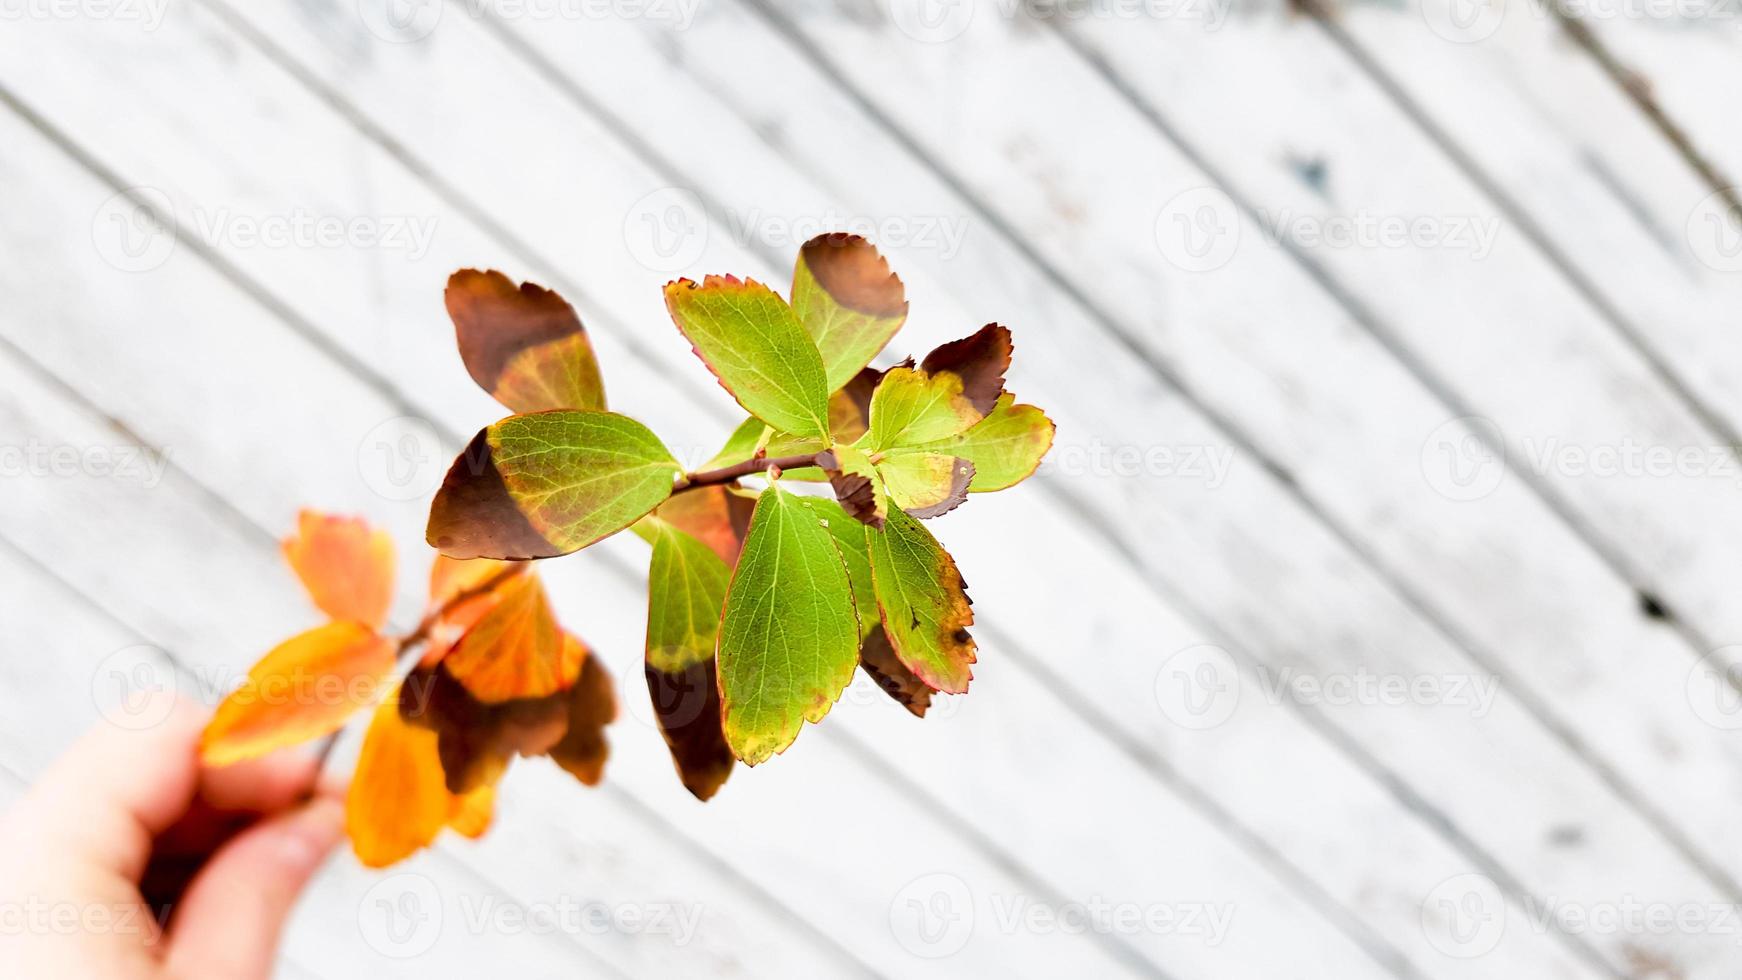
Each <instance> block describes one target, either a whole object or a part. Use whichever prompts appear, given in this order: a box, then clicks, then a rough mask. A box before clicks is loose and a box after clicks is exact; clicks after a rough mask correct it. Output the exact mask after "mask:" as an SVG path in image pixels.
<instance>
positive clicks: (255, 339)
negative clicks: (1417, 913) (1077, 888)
mask: <svg viewBox="0 0 1742 980" xmlns="http://www.w3.org/2000/svg"><path fill="white" fill-rule="evenodd" d="M68 246H71V249H72V251H71V254H67V255H62V256H58V257H57V259H56V263H51V264H49V265H47V266H46V267H47V268H50V269H54V268H71V267H77V266H78V265H79V264H80V263H81V262H83V263H84V264H85V265H87V266H90V267H95V268H101V267H100V265H99V264H98V263H97V261H96V259H95V257H94V256H88V255H87V256H82V257H81V256H80V255H79V254H78V252H77V250H79V249H82V248H83V245H82V243H80V242H78V240H77V239H76V238H75V239H74V240H73V241H72V242H63V246H62V251H63V252H66V251H68ZM182 260H183V256H182V254H181V253H180V252H178V253H177V255H176V256H175V257H174V258H172V259H171V260H170V262H169V263H167V264H166V265H165V266H164V267H163V268H164V270H168V269H170V268H171V267H172V266H175V264H176V263H178V262H181V261H182ZM189 261H191V259H190V260H189ZM161 275H162V270H160V272H159V273H157V274H154V275H152V276H147V277H140V278H139V279H138V280H137V281H136V283H137V285H139V286H141V287H142V288H143V287H145V286H150V287H151V288H152V289H160V288H161V289H168V288H170V284H168V283H161V282H160V281H159V279H160V276H161ZM116 299H117V301H118V302H123V303H126V304H131V305H133V306H135V307H137V308H143V309H150V308H151V307H150V305H149V304H146V303H143V302H142V301H141V300H140V298H139V297H138V296H128V297H126V298H125V299H124V300H123V299H121V298H120V297H117V298H116ZM96 319H98V320H100V319H101V317H97V318H96ZM223 322H243V321H242V319H241V314H239V313H238V312H237V311H234V310H230V311H227V312H226V314H225V315H223V316H216V317H214V318H212V319H210V320H206V321H202V323H201V325H200V326H198V327H196V328H195V329H196V330H198V331H205V330H211V329H217V328H218V327H217V326H216V325H218V324H221V323H223ZM81 329H82V328H81ZM77 332H79V331H76V330H71V329H70V328H69V330H68V331H67V333H77ZM249 336H250V347H251V348H253V349H254V351H255V352H254V353H251V354H250V355H249V356H247V357H241V356H238V357H236V358H234V359H233V360H231V361H229V362H227V363H226V364H225V365H224V367H225V369H226V371H228V372H233V373H234V374H235V375H236V376H237V377H238V378H240V379H244V380H238V381H237V382H236V383H237V384H238V385H243V384H246V386H248V387H249V388H251V390H252V393H253V395H254V396H255V398H256V399H257V400H259V399H261V398H263V397H264V402H263V404H267V405H282V406H284V407H283V408H281V409H279V411H281V412H284V411H289V412H292V413H295V412H297V411H298V410H299V409H300V406H297V405H296V404H295V399H296V392H297V391H298V390H299V387H300V388H301V389H302V390H306V386H304V385H303V382H302V380H301V378H300V377H299V376H298V375H297V374H296V373H295V372H294V371H293V369H292V368H291V366H290V365H292V364H294V363H295V362H296V356H295V355H293V354H290V353H287V352H285V351H279V350H276V349H273V350H271V352H270V353H267V352H265V351H262V350H260V348H261V345H262V344H263V343H265V341H264V340H263V338H262V336H261V335H260V333H259V332H258V331H254V330H251V331H249ZM283 342H284V341H281V343H283ZM200 346H202V344H201V338H200V337H198V336H197V335H196V336H195V337H186V338H180V339H178V340H177V341H175V342H168V343H166V344H165V348H166V350H167V351H170V352H175V351H180V352H184V353H185V352H186V351H187V350H189V349H190V348H194V347H200ZM294 347H295V345H294V342H292V346H291V348H289V350H294ZM76 350H77V347H76V345H75V346H74V347H73V348H69V349H68V350H67V351H66V352H64V353H63V354H62V355H61V356H63V357H64V356H72V355H74V354H76ZM168 356H173V354H171V355H168ZM267 365H270V368H267V367H266V366H267ZM165 366H166V368H167V365H165ZM86 370H89V368H87V369H86ZM266 370H270V371H272V372H276V373H275V374H272V375H268V374H266V373H263V371H266ZM251 372H252V373H251ZM181 383H182V382H180V381H178V380H176V379H175V378H174V377H173V374H171V375H170V376H168V377H166V378H165V379H164V383H163V386H162V387H160V388H157V389H156V390H139V391H136V392H135V393H134V394H135V396H144V398H145V399H148V400H150V401H151V402H152V403H153V404H152V405H151V406H149V407H148V406H145V405H141V404H133V405H130V406H129V413H130V417H132V418H153V417H157V416H161V415H162V414H163V412H164V411H165V408H164V406H165V405H166V404H167V405H178V404H179V401H178V399H177V392H176V388H177V387H178V386H179V385H180V384H181ZM267 392H271V393H272V394H271V395H270V396H267V395H266V393H267ZM331 401H332V402H333V403H335V404H345V400H343V399H338V398H336V397H335V398H332V399H331ZM361 407H362V406H358V405H352V410H353V411H356V410H357V409H359V408H361ZM105 408H106V410H111V411H113V410H114V408H115V406H109V405H106V406H105ZM373 411H374V412H375V413H376V414H377V415H378V414H379V412H380V409H379V408H377V409H374V410H373ZM358 414H362V413H361V412H358ZM291 418H294V419H295V421H294V423H291V424H293V425H300V424H302V422H301V419H300V416H296V415H294V414H293V416H292V417H291ZM289 421H290V419H287V418H286V417H282V416H280V417H275V424H276V425H278V429H277V432H278V437H279V439H280V441H281V443H282V441H283V440H284V439H286V438H287V433H288V432H289V431H293V429H292V428H288V427H286V423H287V422H289ZM200 423H201V420H200V419H197V418H189V417H186V416H178V417H175V418H173V419H172V420H170V421H168V422H166V423H164V425H165V428H167V429H173V430H174V432H175V433H177V440H178V441H176V443H175V444H176V445H178V446H183V447H189V448H187V451H188V458H187V463H188V465H190V466H195V465H196V464H197V461H198V460H199V459H201V458H202V456H203V454H206V453H210V454H216V453H221V452H222V451H223V445H222V443H216V442H214V443H213V444H211V445H209V446H203V447H202V448H191V447H194V446H199V445H200V444H198V443H195V442H193V440H195V439H197V437H198V433H199V432H200V431H201V424H200ZM255 424H259V420H256V421H255ZM308 441H310V442H312V441H315V440H308ZM326 441H327V442H328V443H333V442H341V441H342V440H334V439H332V438H331V437H330V434H329V436H328V437H327V439H326ZM197 465H199V466H201V467H202V468H203V464H197ZM277 465H278V466H279V467H281V468H282V467H283V466H284V465H285V464H284V463H283V462H280V463H279V464H277ZM350 466H351V461H350V460H348V459H341V460H339V461H338V463H337V465H333V464H332V463H330V462H325V461H312V462H310V463H308V464H307V465H306V466H305V469H306V470H308V472H306V473H299V474H297V475H296V477H295V478H294V479H286V480H283V481H275V480H268V481H265V485H266V486H267V487H268V488H269V489H263V490H258V491H255V492H256V493H260V494H264V495H267V496H271V497H273V498H274V501H273V504H272V506H271V507H266V508H260V509H261V510H262V511H263V512H267V513H270V512H271V511H272V509H274V508H276V507H286V508H287V507H288V506H289V504H288V503H286V502H284V497H285V495H287V494H294V493H297V492H301V491H302V490H305V489H307V488H310V487H319V486H322V485H325V486H327V491H326V492H328V493H334V494H341V495H347V496H349V498H350V499H351V500H358V499H362V497H361V496H360V495H363V494H366V493H367V490H366V488H364V487H360V486H356V484H357V483H358V482H360V481H358V479H357V477H356V476H355V475H354V474H350V473H347V472H346V470H348V469H349V467H350ZM216 469H217V468H214V471H215V470H216ZM261 472H273V470H271V469H268V470H263V471H261ZM320 472H325V473H331V474H333V475H332V476H330V477H327V478H325V479H324V480H323V478H320V477H318V476H317V475H316V474H317V473H320ZM250 485H259V472H257V473H256V474H255V479H254V480H253V481H250ZM279 575H280V577H282V573H279ZM583 621H584V620H583ZM638 646H639V644H638V643H637V644H636V645H635V646H634V647H628V648H627V649H628V650H629V652H630V653H631V654H633V651H634V650H635V649H636V648H637V647H638ZM646 744H648V745H650V746H651V745H656V744H657V743H655V742H654V740H653V739H651V738H650V737H649V738H647V739H646ZM658 752H659V753H660V754H661V757H660V758H659V759H658V760H657V764H656V765H653V766H648V767H646V768H645V770H644V771H645V772H646V773H647V777H646V778H648V779H653V778H654V777H657V779H658V782H657V785H658V786H659V787H660V789H661V790H662V791H664V792H668V793H672V794H674V795H675V794H676V793H677V792H678V791H677V790H676V789H675V784H673V783H672V781H671V779H670V776H669V772H668V770H667V767H666V764H665V763H664V760H663V755H662V754H663V748H659V749H658ZM789 758H790V757H789ZM783 761H784V760H783ZM819 765H821V766H822V768H824V769H825V770H827V769H836V770H841V771H848V772H850V771H851V769H852V767H851V766H850V765H847V764H846V763H842V764H841V765H839V766H828V765H824V764H821V763H819ZM787 771H788V772H789V773H794V774H795V775H796V773H797V770H796V769H794V768H793V767H792V764H791V763H790V762H789V763H788V766H787ZM795 785H802V781H799V782H797V783H795ZM842 799H843V801H844V798H842ZM868 817H877V818H878V819H883V818H887V819H890V820H891V821H894V822H897V823H899V824H900V825H902V826H907V827H909V833H910V835H914V834H917V833H918V830H917V828H918V827H920V826H922V824H923V822H922V819H921V818H920V817H919V816H917V815H910V814H905V813H904V812H903V811H901V810H899V809H896V810H893V811H891V812H886V813H882V814H870V815H868ZM721 819H722V818H721V817H720V816H719V814H718V812H717V810H715V811H711V812H709V813H708V814H707V815H706V816H703V815H702V814H700V813H699V812H698V813H697V814H696V822H697V824H698V826H699V825H702V824H704V823H706V824H707V825H708V826H711V827H715V828H719V829H715V830H713V831H711V832H712V833H714V834H715V835H716V837H715V839H716V840H719V841H720V842H722V844H725V843H726V842H730V846H731V848H733V849H737V850H746V849H748V846H749V845H748V843H747V842H748V841H749V840H750V839H751V835H750V834H749V833H747V832H746V829H745V828H741V827H738V828H730V829H727V826H728V825H725V824H723V823H721V822H720V821H721ZM710 821H711V822H710ZM1163 822H1165V820H1164V821H1163ZM822 826H823V827H828V826H834V825H833V824H830V823H829V822H827V821H824V822H823V824H822ZM837 832H838V831H837ZM1200 832H1203V833H1209V832H1210V831H1209V830H1208V829H1207V828H1205V829H1204V830H1202V831H1200ZM777 836H778V843H776V841H775V840H773V839H770V840H769V841H768V842H767V844H766V846H770V847H777V848H784V847H789V846H790V841H791V840H792V838H793V832H792V831H791V830H790V828H787V829H786V830H785V832H784V833H782V834H780V835H777ZM916 839H917V838H916ZM909 843H910V845H913V846H916V845H914V841H912V840H910V842H909ZM1209 853H1211V854H1215V853H1216V852H1214V851H1211V852H1209ZM734 857H736V855H734ZM866 860H867V861H871V862H874V863H873V865H872V867H871V868H870V869H866V870H863V871H862V872H861V873H862V874H863V875H865V877H866V880H867V882H868V884H867V886H866V890H865V892H864V893H859V892H855V893H853V894H851V895H847V896H842V897H840V898H839V899H838V901H852V902H857V903H864V902H875V903H876V905H875V906H873V907H874V908H878V909H881V910H882V911H881V914H882V915H884V916H887V910H888V903H889V901H890V897H891V896H892V895H893V894H894V893H895V891H896V890H897V887H896V886H899V885H900V884H902V883H903V882H904V881H905V880H906V879H902V881H898V882H896V883H895V885H894V886H891V887H890V888H889V889H888V890H887V891H885V890H882V889H881V886H880V885H878V884H876V882H878V881H880V880H882V879H883V878H886V877H887V876H889V875H892V874H900V873H907V872H904V870H903V869H904V868H907V867H910V865H904V864H902V863H899V862H891V861H889V860H888V859H887V858H886V857H880V856H876V855H868V856H867V858H866ZM915 860H918V861H922V862H923V861H927V860H935V858H928V857H927V856H926V855H925V854H923V853H919V854H918V856H917V857H916V858H915ZM952 860H958V859H956V858H952ZM959 861H960V863H961V864H962V865H963V866H964V867H966V868H969V869H973V870H974V873H975V874H976V875H977V876H978V878H977V879H976V880H981V881H984V882H986V883H987V884H986V887H987V888H989V889H993V890H995V891H997V892H998V893H1000V894H1020V891H1019V890H1017V889H1016V888H1014V887H1013V886H1011V885H1008V884H1000V882H1003V881H1005V879H1004V878H1003V877H1002V876H1001V875H1000V874H998V873H996V872H994V871H992V870H990V869H989V868H985V867H983V865H982V862H980V861H977V860H975V859H973V858H972V856H971V855H969V856H965V857H963V858H961V859H959ZM1229 863H1230V862H1229V860H1228V859H1227V858H1225V857H1224V858H1221V859H1218V860H1217V862H1216V864H1215V865H1214V871H1215V873H1216V875H1218V876H1222V877H1225V876H1226V875H1227V873H1228V867H1229ZM762 866H763V867H764V868H768V867H772V866H773V862H771V861H763V862H762ZM759 873H763V874H771V872H768V871H762V872H759ZM1206 873H1208V872H1206ZM908 874H909V877H913V875H912V874H911V873H908ZM770 880H771V881H780V880H782V879H779V878H773V877H771V878H770ZM1248 900H1249V901H1253V902H1258V901H1260V900H1261V899H1260V898H1251V899H1248ZM812 904H821V901H820V900H819V901H818V902H815V903H812ZM855 921H860V922H870V921H875V917H874V916H872V915H863V914H861V915H859V916H857V917H856V920H855ZM1258 921H1262V918H1261V917H1260V918H1259V919H1258ZM1309 921H1310V920H1309ZM1052 940H1053V941H1049V938H1048V937H1046V936H1043V935H1037V936H1032V937H1025V936H1017V937H1014V938H1013V939H1012V938H1008V937H988V943H987V945H985V946H984V947H983V948H984V949H985V950H987V951H988V952H985V953H983V954H981V955H1001V956H1002V955H1008V956H1020V957H1023V958H1024V959H1025V960H1026V961H1027V962H1030V963H1040V962H1042V960H1040V959H1039V958H1036V957H1035V956H1033V955H1032V954H1031V953H1028V952H1024V949H1025V948H1026V944H1028V943H1029V942H1033V943H1035V944H1038V945H1042V946H1052V947H1055V948H1056V947H1058V946H1060V945H1061V943H1063V937H1056V936H1055V937H1052ZM883 942H884V943H885V944H889V940H888V939H887V938H885V939H884V940H883ZM1077 942H1078V940H1076V938H1075V937H1071V939H1070V943H1071V944H1072V949H1071V951H1070V953H1069V955H1072V956H1074V957H1076V958H1082V957H1084V956H1086V955H1088V954H1087V953H1086V952H1084V951H1081V950H1077V949H1075V948H1074V944H1075V943H1077ZM993 943H996V945H993ZM993 951H995V952H993ZM895 955H900V954H899V953H898V952H897V953H896V954H895ZM957 962H958V964H959V963H960V962H962V960H961V959H958V961H957Z"/></svg>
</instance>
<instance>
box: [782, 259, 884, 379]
mask: <svg viewBox="0 0 1742 980" xmlns="http://www.w3.org/2000/svg"><path fill="white" fill-rule="evenodd" d="M792 308H793V312H794V313H796V314H797V315H798V319H799V322H800V323H802V324H803V325H804V329H805V331H806V332H808V333H809V334H810V337H811V340H813V341H815V342H816V345H817V350H818V351H819V352H821V354H822V358H823V373H824V374H825V375H826V376H827V379H828V390H830V391H835V390H837V389H839V388H840V387H841V386H842V385H844V384H846V383H847V382H848V381H849V380H851V379H852V377H853V376H854V375H855V374H858V373H859V369H860V368H862V367H864V366H865V365H867V364H869V363H871V359H872V358H873V357H876V356H877V352H878V351H880V350H882V349H883V347H884V345H886V344H888V343H889V338H891V337H893V336H895V332H896V331H898V330H900V329H901V324H902V323H903V322H904V321H905V320H906V319H907V292H906V290H905V289H904V288H903V287H902V285H901V280H900V279H899V278H898V277H897V276H896V275H895V274H894V273H892V272H890V271H889V263H888V262H886V261H885V260H884V258H883V256H881V255H879V254H877V249H876V248H875V247H874V246H873V245H872V244H871V243H870V242H867V241H866V240H865V239H863V238H860V237H859V236H858V235H848V234H844V233H840V232H836V233H833V234H828V235H819V236H817V237H816V238H813V239H811V240H810V241H808V242H805V243H804V247H802V248H800V249H799V251H798V263H797V266H796V267H795V268H794V269H793V272H792Z"/></svg>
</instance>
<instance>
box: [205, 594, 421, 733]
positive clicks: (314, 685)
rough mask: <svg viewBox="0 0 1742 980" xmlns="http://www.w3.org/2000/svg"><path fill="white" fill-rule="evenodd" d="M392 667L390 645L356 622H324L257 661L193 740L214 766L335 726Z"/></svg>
mask: <svg viewBox="0 0 1742 980" xmlns="http://www.w3.org/2000/svg"><path fill="white" fill-rule="evenodd" d="M392 673H393V644H391V643H389V642H388V641H387V640H385V639H382V638H381V637H379V636H377V635H376V634H375V632H374V631H373V630H371V629H369V628H368V627H366V626H363V625H361V624H359V623H352V622H339V623H328V624H327V625H325V626H322V627H319V628H317V629H312V630H309V631H308V632H307V633H302V634H299V635H297V636H294V637H292V638H290V639H289V640H286V641H284V642H283V643H281V644H279V645H278V646H277V647H275V648H273V650H272V652H270V653H268V654H267V655H266V656H264V657H262V658H261V659H260V662H259V663H257V664H255V665H254V669H252V670H250V671H249V672H248V677H247V679H246V680H245V681H243V682H242V686H240V687H238V688H237V689H236V690H235V691H233V692H231V694H230V696H229V697H227V698H225V699H224V702H223V703H222V704H220V705H218V710H217V712H216V713H215V714H214V715H213V716H212V720H211V721H210V722H209V723H208V724H207V725H206V731H205V734H204V735H203V736H202V737H201V739H200V754H201V757H202V758H204V760H205V761H206V762H207V763H208V764H210V765H215V766H225V765H229V764H231V763H234V762H240V761H242V760H243V759H251V758H254V757H255V756H261V755H265V754H266V753H268V752H272V751H274V750H276V749H281V748H284V747H285V746H289V745H296V744H298V743H300V742H306V741H308V740H309V739H311V738H318V737H319V736H322V735H326V734H328V733H329V732H334V731H337V730H338V729H339V726H341V725H343V724H344V723H345V719H346V718H349V717H350V716H351V714H352V712H354V711H356V710H357V709H358V708H361V707H364V706H366V705H369V704H373V703H375V701H376V700H377V699H378V698H379V697H380V694H381V691H382V689H383V687H384V685H385V684H386V682H387V678H388V677H389V675H391V674H392Z"/></svg>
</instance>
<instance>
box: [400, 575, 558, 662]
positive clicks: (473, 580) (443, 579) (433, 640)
mask: <svg viewBox="0 0 1742 980" xmlns="http://www.w3.org/2000/svg"><path fill="white" fill-rule="evenodd" d="M531 567H532V563H531V562H511V561H497V560H496V559H494V558H472V559H460V558H449V557H448V556H447V555H439V554H438V555H436V560H435V564H434V565H432V566H430V570H429V606H430V608H431V609H439V608H441V606H442V604H443V603H446V602H447V601H448V600H450V599H452V598H454V597H455V596H457V595H459V594H460V593H462V592H467V591H470V590H473V589H477V588H478V587H479V586H481V585H483V584H485V583H486V582H488V581H489V580H490V579H491V578H492V577H494V576H495V575H496V574H497V573H499V572H501V571H503V570H504V569H509V568H512V569H514V570H515V571H516V572H517V574H525V573H526V571H527V570H528V569H530V568H531ZM514 581H515V579H514V578H513V577H510V578H509V579H507V580H505V581H503V582H502V583H501V584H499V585H497V586H496V587H495V588H493V589H491V590H490V591H488V592H485V593H483V594H481V595H479V596H477V597H475V598H472V599H468V600H466V601H465V602H462V603H460V604H459V605H457V606H455V607H454V608H452V609H450V610H448V611H447V612H446V613H444V614H443V615H442V616H441V618H440V619H439V620H437V621H436V623H435V625H434V627H432V628H431V630H430V638H429V645H428V646H427V647H426V648H425V649H424V654H423V657H422V659H421V660H419V661H418V663H419V665H420V666H424V667H429V666H433V665H435V664H436V663H438V662H439V661H440V660H441V659H442V658H443V657H445V656H447V653H448V650H450V649H451V648H452V647H453V645H454V643H455V642H456V641H457V640H459V638H460V637H461V636H463V635H464V634H465V632H466V631H467V630H469V629H471V628H472V627H473V626H474V625H476V624H477V622H478V620H480V619H482V618H483V616H484V614H485V613H487V612H489V611H490V610H491V609H493V608H495V606H496V605H497V604H498V603H500V602H501V601H502V596H503V593H504V590H505V589H506V588H507V587H508V586H509V585H511V584H512V583H513V582H514Z"/></svg>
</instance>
